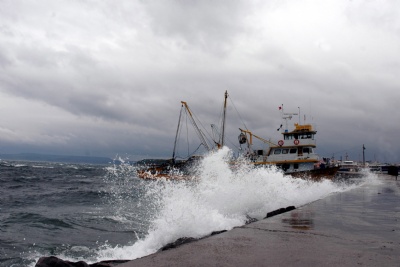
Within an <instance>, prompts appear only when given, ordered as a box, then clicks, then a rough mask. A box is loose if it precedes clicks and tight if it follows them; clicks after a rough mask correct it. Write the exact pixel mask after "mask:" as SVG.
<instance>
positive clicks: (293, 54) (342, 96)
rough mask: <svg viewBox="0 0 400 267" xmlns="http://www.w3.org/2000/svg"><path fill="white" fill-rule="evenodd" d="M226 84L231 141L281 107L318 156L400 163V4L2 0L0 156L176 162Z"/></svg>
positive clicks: (267, 134) (273, 120) (266, 122)
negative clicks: (309, 133)
mask: <svg viewBox="0 0 400 267" xmlns="http://www.w3.org/2000/svg"><path fill="white" fill-rule="evenodd" d="M225 90H228V93H229V95H230V99H231V100H232V101H233V103H234V106H233V105H232V104H229V102H228V107H229V108H228V118H227V123H228V125H229V127H228V129H227V130H228V138H229V139H231V140H232V141H233V142H236V140H237V135H238V134H239V131H238V128H239V127H243V125H242V124H240V120H239V119H238V115H237V112H236V110H237V111H238V112H239V114H240V118H241V119H243V121H245V123H246V126H247V127H248V128H249V129H250V130H252V131H253V132H254V133H255V134H257V135H259V136H262V137H264V138H267V139H269V138H271V140H278V139H279V138H280V136H279V132H277V131H276V129H277V128H278V127H279V125H280V124H281V119H280V113H279V111H278V107H279V106H280V105H281V104H283V105H284V108H285V111H287V112H298V111H299V109H298V107H300V112H301V120H304V115H306V122H310V123H313V124H314V125H315V126H316V129H317V130H318V134H317V144H318V152H319V154H321V156H327V157H331V156H332V155H335V157H336V158H340V157H341V156H342V157H344V156H345V154H346V153H348V154H349V158H350V159H354V160H359V159H362V145H363V144H365V147H366V148H367V150H366V151H365V152H366V158H367V160H378V161H380V162H386V161H391V162H400V142H399V139H400V135H399V128H400V111H399V108H398V107H399V103H400V1H397V0H391V1H390V0H387V1H382V0H368V1H367V0H364V1H361V0H352V1H349V0H324V1H319V0H267V1H261V0H260V1H249V0H246V1H228V0H226V1H183V0H175V1H173V0H159V1H154V0H146V1H134V0H127V1H122V0H121V1H111V0H109V1H107V0H102V1H94V0H93V1H91V0H86V1H83V0H82V1H78V0H75V1H71V0H65V1H63V0H58V1H54V0H40V1H26V0H24V1H22V0H1V1H0V100H1V104H0V111H1V114H2V116H1V117H0V153H19V152H37V153H46V154H68V155H91V156H109V157H115V156H116V155H127V156H129V157H131V158H132V159H138V158H141V157H168V156H170V155H171V153H172V148H173V141H174V137H175V131H176V126H177V121H178V116H179V110H180V101H181V100H184V101H187V102H188V104H189V105H190V107H191V108H192V110H193V111H194V112H195V114H196V116H197V117H198V118H199V119H200V120H201V121H202V123H203V124H204V125H205V126H206V125H209V124H210V123H217V122H218V118H219V117H218V116H219V115H220V110H221V105H222V101H223V94H224V92H225ZM294 122H298V118H297V119H295V118H294V119H293V120H292V121H290V123H289V125H292V124H293V123H294ZM196 142H197V141H196ZM228 145H229V143H228ZM360 155H361V158H360Z"/></svg>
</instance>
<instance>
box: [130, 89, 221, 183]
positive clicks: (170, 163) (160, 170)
mask: <svg viewBox="0 0 400 267" xmlns="http://www.w3.org/2000/svg"><path fill="white" fill-rule="evenodd" d="M227 98H228V92H227V91H225V99H224V106H223V116H222V125H221V129H222V132H221V133H218V134H216V135H215V136H213V137H210V138H207V137H206V136H205V135H204V133H203V131H202V130H200V128H199V126H198V124H200V122H196V120H195V117H194V115H193V112H192V110H191V109H190V108H189V105H188V104H187V102H185V101H181V104H182V107H181V111H180V114H179V121H178V127H177V130H176V135H175V142H174V149H173V152H172V158H171V159H168V160H164V161H163V162H162V163H158V164H143V165H142V166H140V167H138V169H137V176H138V177H139V178H142V179H159V178H164V179H173V180H183V179H189V178H191V177H192V176H193V167H194V166H195V165H196V164H197V163H198V162H199V160H200V159H201V158H202V156H199V155H189V156H188V157H187V158H185V159H181V160H178V159H177V155H176V150H177V141H178V136H179V134H180V129H181V127H182V125H181V121H187V120H183V119H182V114H183V113H184V114H186V115H187V116H186V117H187V118H188V120H189V121H190V123H191V125H192V126H193V129H194V130H195V132H196V134H197V136H198V137H199V140H200V145H199V147H200V146H203V147H204V148H205V150H206V151H212V150H215V149H219V148H222V147H223V146H224V135H225V133H224V132H225V118H226V103H227ZM211 127H212V128H213V129H215V128H216V126H215V125H211ZM210 139H211V140H212V141H207V140H210ZM196 150H197V149H196ZM158 162H160V160H158Z"/></svg>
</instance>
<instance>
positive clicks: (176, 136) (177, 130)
mask: <svg viewBox="0 0 400 267" xmlns="http://www.w3.org/2000/svg"><path fill="white" fill-rule="evenodd" d="M182 109H183V105H182V107H181V112H179V120H178V127H177V128H176V135H175V142H174V151H173V152H172V162H173V163H175V150H176V142H177V141H178V134H179V127H180V125H181V117H182Z"/></svg>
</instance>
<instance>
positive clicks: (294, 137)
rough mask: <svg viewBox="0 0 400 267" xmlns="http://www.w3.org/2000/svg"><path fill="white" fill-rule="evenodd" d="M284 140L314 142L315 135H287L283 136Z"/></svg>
mask: <svg viewBox="0 0 400 267" xmlns="http://www.w3.org/2000/svg"><path fill="white" fill-rule="evenodd" d="M283 139H284V140H293V139H312V140H314V134H312V133H303V134H285V135H284V136H283Z"/></svg>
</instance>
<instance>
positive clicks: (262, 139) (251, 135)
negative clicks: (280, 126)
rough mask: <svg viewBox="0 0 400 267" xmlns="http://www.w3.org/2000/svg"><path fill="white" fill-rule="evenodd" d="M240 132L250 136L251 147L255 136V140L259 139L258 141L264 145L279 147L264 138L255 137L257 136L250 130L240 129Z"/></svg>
mask: <svg viewBox="0 0 400 267" xmlns="http://www.w3.org/2000/svg"><path fill="white" fill-rule="evenodd" d="M239 130H240V131H241V132H242V133H247V134H249V135H250V145H253V136H254V137H255V138H257V139H259V140H261V141H263V142H264V143H268V144H269V145H272V146H278V145H277V144H274V143H272V142H271V141H268V140H266V139H264V138H262V137H259V136H257V135H255V134H253V133H252V132H250V131H249V130H243V129H241V128H239Z"/></svg>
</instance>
